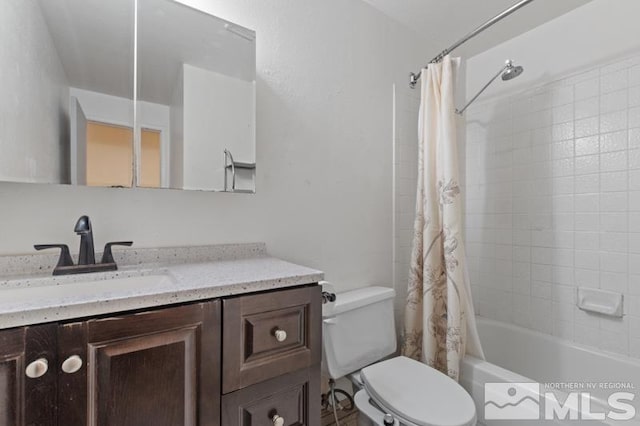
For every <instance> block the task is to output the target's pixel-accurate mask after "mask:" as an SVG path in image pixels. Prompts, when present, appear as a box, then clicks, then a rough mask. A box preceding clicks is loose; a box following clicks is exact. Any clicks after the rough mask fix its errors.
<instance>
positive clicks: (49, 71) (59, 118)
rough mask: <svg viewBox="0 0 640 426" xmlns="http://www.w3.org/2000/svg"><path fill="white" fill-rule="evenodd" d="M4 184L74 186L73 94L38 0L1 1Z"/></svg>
mask: <svg viewBox="0 0 640 426" xmlns="http://www.w3.org/2000/svg"><path fill="white" fill-rule="evenodd" d="M0 40H2V49H0V68H1V69H2V72H1V73H0V76H1V79H2V84H0V99H2V117H1V118H0V152H1V154H0V180H9V181H17V182H54V183H62V182H68V181H69V174H68V171H67V165H68V152H69V150H68V148H67V145H68V143H67V141H68V137H69V136H68V135H69V130H68V125H67V115H68V89H67V83H66V80H67V78H66V76H65V73H64V69H63V68H62V63H61V62H60V59H59V58H58V55H57V53H56V49H55V46H54V45H53V41H52V40H51V36H50V35H49V31H48V29H47V25H46V22H45V20H44V18H43V16H42V12H41V11H40V7H39V6H38V3H37V1H35V0H9V1H2V2H0Z"/></svg>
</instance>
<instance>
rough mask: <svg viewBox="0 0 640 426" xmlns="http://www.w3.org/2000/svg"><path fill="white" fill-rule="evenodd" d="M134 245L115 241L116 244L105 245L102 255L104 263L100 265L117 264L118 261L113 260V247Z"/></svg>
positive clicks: (131, 242)
mask: <svg viewBox="0 0 640 426" xmlns="http://www.w3.org/2000/svg"><path fill="white" fill-rule="evenodd" d="M132 245H133V241H114V242H111V243H107V244H105V245H104V252H103V253H102V261H101V262H100V263H116V261H115V260H114V258H113V252H112V251H111V247H113V246H127V247H131V246H132Z"/></svg>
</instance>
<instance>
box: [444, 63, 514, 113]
mask: <svg viewBox="0 0 640 426" xmlns="http://www.w3.org/2000/svg"><path fill="white" fill-rule="evenodd" d="M510 66H511V65H510V64H509V63H507V64H506V65H505V66H503V67H502V68H500V71H498V73H497V74H496V75H494V76H493V78H492V79H491V80H489V82H488V83H487V84H485V85H484V86H483V87H482V89H480V91H479V92H478V93H476V94H475V96H474V97H473V98H471V100H470V101H469V102H467V103H466V105H465V106H463V107H462V109H456V114H458V115H462V114H463V113H464V111H465V110H466V109H467V108H469V105H471V104H472V103H473V101H475V100H476V99H478V96H480V95H482V93H483V92H484V91H485V90H487V87H489V86H491V83H493V82H494V81H496V79H497V78H498V77H500V76H501V75H502V73H503V72H505V71H506V70H507V69H509V67H510Z"/></svg>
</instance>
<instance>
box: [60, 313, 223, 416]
mask: <svg viewBox="0 0 640 426" xmlns="http://www.w3.org/2000/svg"><path fill="white" fill-rule="evenodd" d="M220 327H221V326H220V302H219V301H213V302H207V303H200V304H193V305H186V306H180V307H175V308H166V309H161V310H156V311H150V312H143V313H139V314H131V315H124V316H119V317H110V318H104V319H96V320H90V321H85V322H78V323H72V324H65V325H61V326H60V328H59V329H58V343H59V358H60V362H61V372H60V376H59V394H58V400H59V410H60V411H59V416H60V418H61V419H64V424H65V425H66V426H85V425H90V426H145V425H149V426H151V425H153V426H181V425H184V426H218V425H219V424H220V423H219V422H220V402H219V401H220V358H221V356H220V335H221V330H220Z"/></svg>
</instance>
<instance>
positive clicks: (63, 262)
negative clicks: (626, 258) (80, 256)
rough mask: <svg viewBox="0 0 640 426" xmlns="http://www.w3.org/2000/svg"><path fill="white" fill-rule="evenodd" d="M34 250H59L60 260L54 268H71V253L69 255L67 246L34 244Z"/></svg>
mask: <svg viewBox="0 0 640 426" xmlns="http://www.w3.org/2000/svg"><path fill="white" fill-rule="evenodd" d="M33 248H34V249H36V250H47V249H54V248H58V249H60V258H59V259H58V264H57V265H56V268H60V267H64V266H73V259H72V258H71V253H69V246H68V245H66V244H36V245H35V246H33Z"/></svg>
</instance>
